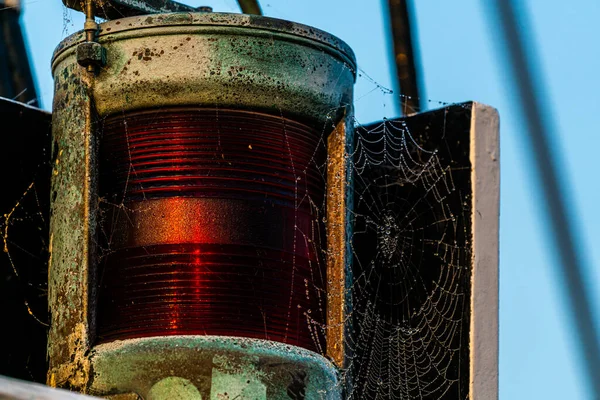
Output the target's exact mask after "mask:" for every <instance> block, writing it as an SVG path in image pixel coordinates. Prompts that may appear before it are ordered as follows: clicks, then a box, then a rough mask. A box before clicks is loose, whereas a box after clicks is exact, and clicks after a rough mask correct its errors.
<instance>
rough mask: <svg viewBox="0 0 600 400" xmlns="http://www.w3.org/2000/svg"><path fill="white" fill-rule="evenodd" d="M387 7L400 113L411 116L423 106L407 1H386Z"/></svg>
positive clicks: (414, 41) (414, 42)
mask: <svg viewBox="0 0 600 400" xmlns="http://www.w3.org/2000/svg"><path fill="white" fill-rule="evenodd" d="M388 5H389V13H390V26H391V29H392V39H393V50H394V62H395V63H396V72H397V77H398V82H397V85H396V86H397V87H396V89H397V90H399V92H400V100H401V112H402V113H403V114H411V113H413V112H418V111H419V110H420V109H421V106H422V105H423V103H422V102H421V96H419V75H418V73H417V65H418V62H417V51H416V50H415V48H416V40H413V39H412V38H413V36H414V35H412V33H413V31H412V30H411V26H410V23H411V13H410V9H409V5H408V0H388ZM413 21H414V19H413Z"/></svg>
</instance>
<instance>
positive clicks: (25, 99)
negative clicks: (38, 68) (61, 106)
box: [0, 0, 39, 105]
mask: <svg viewBox="0 0 600 400" xmlns="http://www.w3.org/2000/svg"><path fill="white" fill-rule="evenodd" d="M5 4H6V2H5V1H4V0H0V9H1V10H2V11H0V81H1V82H0V96H3V97H7V98H10V99H13V100H18V101H20V102H22V103H29V104H36V105H37V104H39V99H38V96H37V91H36V88H35V83H34V79H33V74H32V72H31V67H30V65H29V57H28V56H27V47H26V46H25V40H24V38H23V33H22V31H21V24H20V22H19V18H20V7H19V6H18V3H17V6H15V7H6V8H5Z"/></svg>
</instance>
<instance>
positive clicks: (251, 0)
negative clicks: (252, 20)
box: [238, 0, 262, 15]
mask: <svg viewBox="0 0 600 400" xmlns="http://www.w3.org/2000/svg"><path fill="white" fill-rule="evenodd" d="M238 4H239V5H240V8H241V9H242V12H243V13H244V14H255V15H262V10H261V9H260V5H259V4H258V0H238Z"/></svg>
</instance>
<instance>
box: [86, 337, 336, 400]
mask: <svg viewBox="0 0 600 400" xmlns="http://www.w3.org/2000/svg"><path fill="white" fill-rule="evenodd" d="M91 361H92V371H93V378H92V379H91V382H90V388H89V392H90V393H92V394H96V395H101V396H106V395H113V394H119V393H136V394H138V395H139V396H142V397H143V398H144V399H152V400H158V399H167V398H169V399H173V398H178V399H204V400H207V399H215V400H216V399H240V400H241V399H252V400H255V399H257V400H258V399H260V400H263V399H264V400H266V399H268V400H276V399H290V398H303V399H326V400H338V399H341V391H342V385H341V383H340V381H339V377H338V372H337V370H336V368H335V367H334V365H333V364H332V363H331V362H329V361H328V360H327V359H326V358H325V357H323V356H321V355H319V354H316V353H314V352H312V351H309V350H306V349H303V348H300V347H297V346H292V345H286V344H284V343H278V342H273V341H269V340H260V339H248V338H240V337H227V336H168V337H164V336H160V337H149V338H142V339H129V340H117V341H114V342H111V343H105V344H101V345H99V346H96V347H95V348H94V350H93V352H92V356H91Z"/></svg>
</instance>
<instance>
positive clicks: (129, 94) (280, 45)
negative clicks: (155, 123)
mask: <svg viewBox="0 0 600 400" xmlns="http://www.w3.org/2000/svg"><path fill="white" fill-rule="evenodd" d="M100 27H101V30H100V34H99V36H98V42H99V43H100V44H102V45H103V46H104V47H106V49H107V56H108V60H107V65H106V67H105V68H103V70H102V71H101V72H100V73H99V75H98V76H97V81H96V86H95V89H94V92H95V98H96V106H97V109H98V113H99V114H100V115H101V116H105V115H111V114H115V113H121V112H124V111H130V110H136V109H146V108H153V107H156V106H157V105H159V104H160V105H161V106H183V105H193V106H199V107H211V108H215V107H218V108H237V109H252V110H255V111H262V112H266V113H270V114H274V115H282V116H285V117H290V118H294V117H295V118H301V119H303V120H306V119H309V120H312V121H314V122H316V123H317V125H319V126H320V127H322V126H323V125H322V124H323V123H324V122H325V121H326V120H327V117H331V116H333V117H334V119H336V118H335V117H337V118H339V116H338V115H336V113H339V111H340V106H341V105H344V104H350V103H351V102H352V86H353V83H354V80H355V70H356V66H355V61H354V55H353V53H352V51H351V50H350V49H349V48H348V46H347V45H346V44H344V43H343V42H342V41H341V40H339V39H337V38H335V37H334V36H332V35H329V34H327V33H325V32H322V31H319V30H317V29H314V28H310V27H307V26H304V25H299V24H295V23H291V22H287V21H282V20H276V19H272V18H266V17H260V16H250V15H242V14H217V13H209V14H206V13H205V14H201V13H197V14H193V13H185V14H183V13H180V14H164V15H156V16H147V17H134V18H126V19H121V20H118V21H110V22H107V23H105V24H101V25H100ZM82 41H83V33H81V32H80V33H77V34H75V35H73V36H71V37H69V38H67V39H66V40H65V41H64V42H63V43H62V44H61V45H59V47H58V48H57V50H56V52H55V56H54V62H53V69H54V70H60V69H62V68H64V66H63V65H67V64H70V63H72V62H73V58H74V53H75V45H76V44H79V43H81V42H82Z"/></svg>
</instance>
